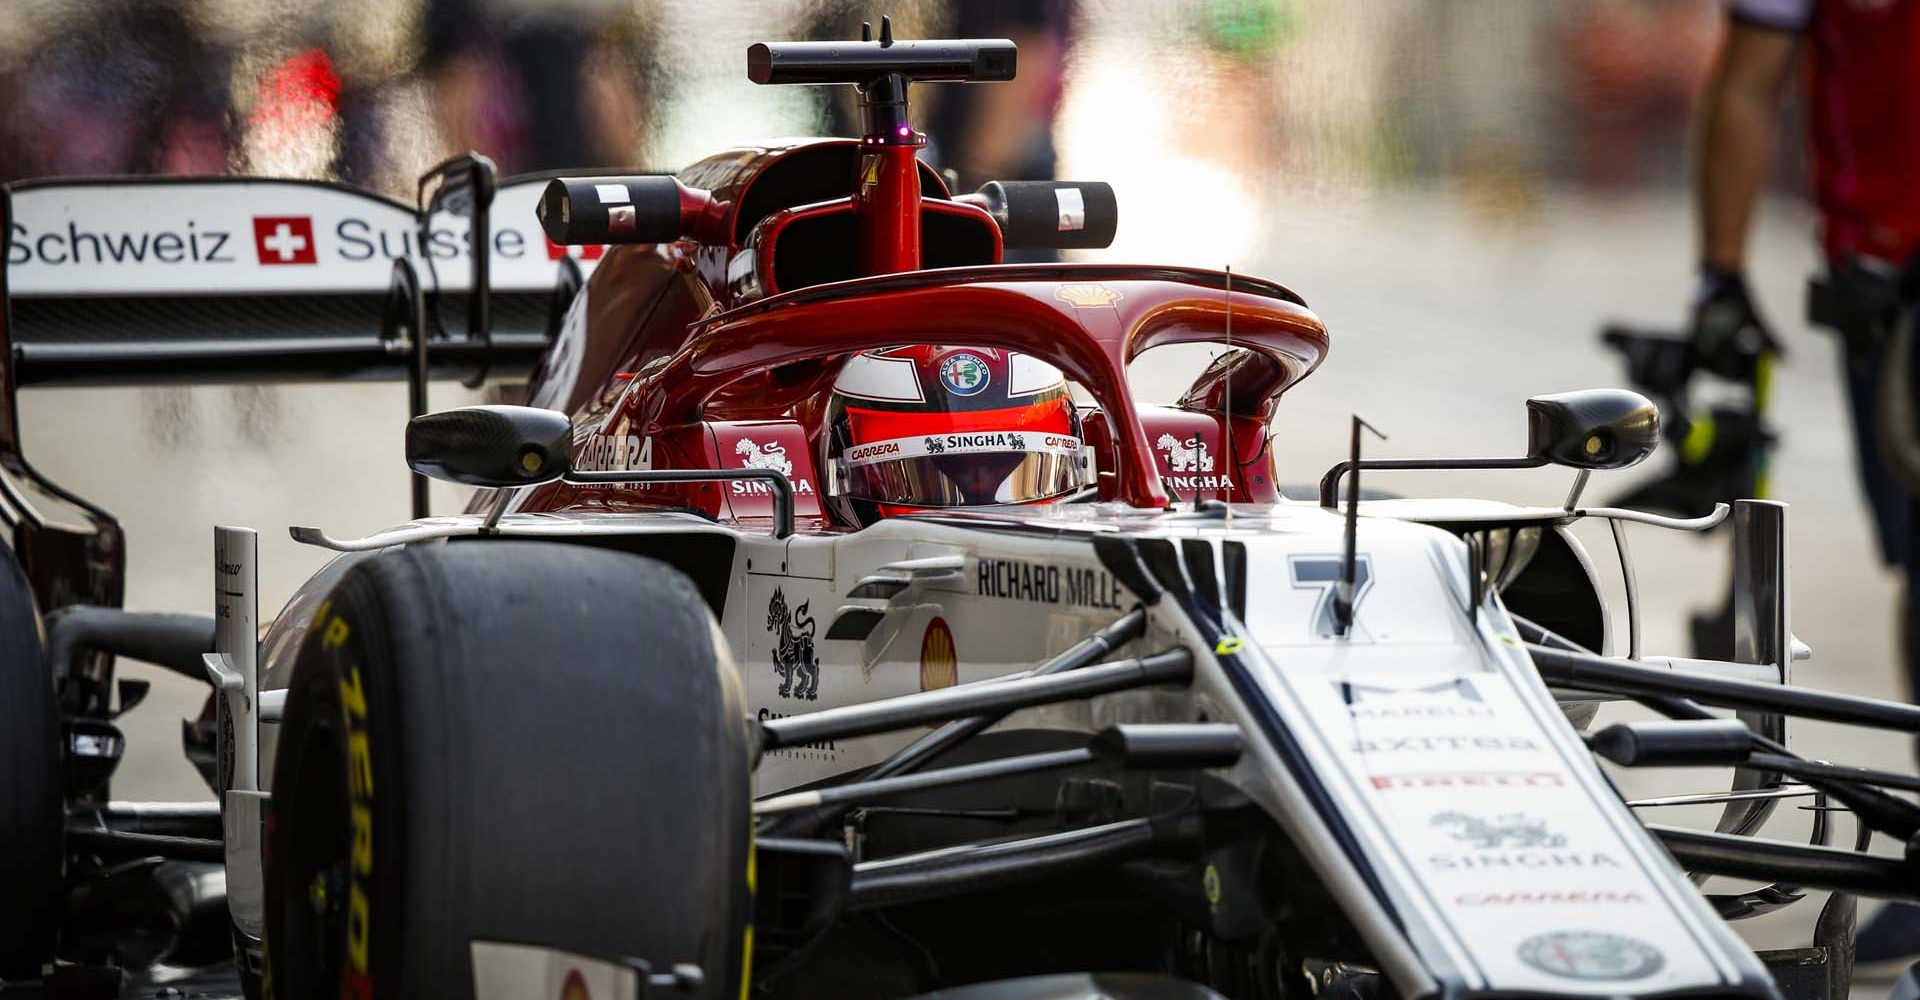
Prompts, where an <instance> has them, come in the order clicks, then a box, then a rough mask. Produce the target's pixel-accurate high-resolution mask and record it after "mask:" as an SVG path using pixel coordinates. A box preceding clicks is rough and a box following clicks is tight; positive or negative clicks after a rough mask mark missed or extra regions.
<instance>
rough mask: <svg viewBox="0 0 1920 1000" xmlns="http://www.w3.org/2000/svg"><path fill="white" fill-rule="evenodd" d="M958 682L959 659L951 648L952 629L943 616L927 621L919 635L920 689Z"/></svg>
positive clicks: (926, 689) (934, 688)
mask: <svg viewBox="0 0 1920 1000" xmlns="http://www.w3.org/2000/svg"><path fill="white" fill-rule="evenodd" d="M959 682H960V659H959V657H958V656H957V655H956V653H955V651H954V648H953V630H952V629H950V628H948V627H947V620H946V619H945V618H940V617H935V618H934V619H933V620H932V621H930V622H928V623H927V634H926V635H923V636H921V637H920V690H922V691H933V690H936V689H938V688H944V687H952V686H954V685H955V684H957V683H959Z"/></svg>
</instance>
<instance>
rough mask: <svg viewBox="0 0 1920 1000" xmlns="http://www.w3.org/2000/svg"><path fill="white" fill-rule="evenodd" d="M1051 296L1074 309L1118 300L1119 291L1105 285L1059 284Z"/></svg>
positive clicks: (1104, 304)
mask: <svg viewBox="0 0 1920 1000" xmlns="http://www.w3.org/2000/svg"><path fill="white" fill-rule="evenodd" d="M1053 297H1054V298H1056V299H1059V300H1060V301H1062V302H1065V303H1067V304H1068V305H1071V306H1073V307H1074V308H1076V309H1097V308H1099V307H1101V306H1110V305H1113V304H1114V303H1115V302H1118V301H1120V293H1119V292H1116V291H1114V290H1113V289H1111V288H1108V287H1107V286H1105V285H1061V286H1060V287H1059V288H1056V289H1054V290H1053Z"/></svg>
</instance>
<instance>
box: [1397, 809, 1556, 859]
mask: <svg viewBox="0 0 1920 1000" xmlns="http://www.w3.org/2000/svg"><path fill="white" fill-rule="evenodd" d="M1431 825H1433V826H1451V827H1455V828H1456V829H1455V830H1454V831H1453V839H1455V840H1464V841H1467V842H1468V843H1470V844H1472V845H1473V846H1474V847H1475V848H1476V849H1478V850H1482V851H1491V850H1496V849H1498V848H1502V847H1565V846H1566V845H1567V837H1566V834H1563V833H1554V832H1553V831H1552V830H1549V829H1547V821H1546V820H1543V819H1534V818H1532V817H1530V816H1528V815H1527V814H1526V813H1503V814H1501V815H1499V816H1495V817H1494V818H1493V819H1492V820H1488V819H1486V818H1485V817H1482V816H1469V815H1467V814H1466V813H1463V812H1459V811H1456V810H1451V809H1449V810H1448V811H1446V812H1443V813H1437V814H1435V815H1434V817H1433V821H1432V823H1431Z"/></svg>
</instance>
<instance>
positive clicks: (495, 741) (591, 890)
mask: <svg viewBox="0 0 1920 1000" xmlns="http://www.w3.org/2000/svg"><path fill="white" fill-rule="evenodd" d="M742 704H743V702H742V695H741V690H740V681H739V676H738V673H737V672H736V670H735V668H734V666H733V664H732V661H731V658H730V657H729V655H728V654H727V651H726V646H725V640H724V639H723V638H722V637H721V634H720V632H719V630H718V628H717V627H716V626H715V624H714V621H713V617H712V615H711V614H710V613H709V612H708V610H707V607H706V605H705V603H704V602H703V601H702V600H701V597H700V594H699V592H698V591H697V590H696V589H695V587H694V585H693V583H692V582H691V581H689V580H688V579H687V578H686V577H685V576H683V575H682V574H681V573H679V572H678V571H677V570H674V569H672V568H670V567H668V566H666V565H665V564H662V563H659V562H655V561H653V560H651V559H645V558H641V557H639V556H633V555H628V554H623V553H617V552H611V551H605V550H600V549H593V548H587V547H583V546H573V545H558V544H545V543H531V542H515V541H472V542H456V543H450V544H437V545H430V546H416V547H410V548H405V549H399V550H394V551H389V552H386V553H382V554H380V555H378V556H374V557H371V558H369V559H367V560H365V561H364V562H361V563H360V564H358V565H356V566H354V567H353V568H351V569H349V570H348V571H347V572H346V574H345V575H344V576H343V577H342V579H341V581H340V583H339V584H338V585H337V586H336V587H335V588H334V590H333V592H332V594H331V595H330V597H329V598H328V600H327V601H326V602H325V603H324V604H322V605H321V606H320V608H319V610H318V612H317V614H316V616H315V618H314V620H313V622H312V624H311V626H310V630H309V632H308V635H307V637H306V639H305V642H304V645H303V646H302V648H301V650H300V653H299V654H298V660H297V662H296V665H295V668H294V673H293V682H292V685H291V687H290V689H289V691H288V694H287V703H286V710H285V715H284V717H283V721H282V723H281V734H280V738H279V743H278V746H277V752H276V757H275V762H274V771H273V788H272V791H273V798H272V804H271V807H270V809H269V813H268V820H267V834H266V857H265V868H266V905H267V915H266V926H267V934H266V953H267V969H266V972H267V984H266V988H267V992H268V995H270V996H275V997H281V998H301V1000H305V998H320V997H327V998H334V997H343V996H351V997H356V998H377V1000H389V998H390V1000H404V998H414V997H459V998H465V997H472V996H474V995H475V992H476V973H475V967H476V965H482V964H484V965H485V966H486V968H487V970H488V972H487V973H486V981H484V982H483V984H482V985H484V986H485V987H487V989H486V990H485V992H487V993H491V994H493V995H505V994H507V993H512V994H514V995H520V994H522V993H527V994H531V993H532V992H536V991H538V992H544V994H545V995H549V996H557V995H561V994H562V993H567V994H569V995H571V994H573V993H574V992H575V991H574V990H573V989H572V986H571V984H572V977H573V976H574V975H576V974H578V975H584V976H585V977H586V979H585V982H584V983H582V984H580V991H581V992H585V991H587V989H588V986H589V985H591V984H593V983H594V982H596V979H595V977H596V976H599V975H612V974H613V973H612V972H611V971H609V969H610V967H608V966H602V965H597V964H595V963H594V962H593V961H592V960H612V961H616V962H619V961H628V960H633V959H639V960H643V961H645V962H647V963H648V964H650V965H651V967H652V968H653V969H655V970H657V971H658V972H666V971H668V970H669V969H671V968H672V967H673V966H675V965H678V964H681V963H690V964H692V965H695V966H698V967H699V969H700V970H701V973H702V977H703V982H702V984H701V985H700V986H699V987H698V989H697V990H695V991H694V992H692V993H691V994H683V995H686V996H688V997H689V998H690V1000H692V998H698V997H707V998H716V1000H717V998H722V997H728V998H732V997H738V996H739V995H740V992H741V976H742V975H743V974H744V973H743V969H744V967H745V963H746V960H747V958H748V956H747V948H748V942H747V941H746V940H745V939H744V935H745V933H746V929H747V927H748V918H749V914H750V912H751V904H752V899H751V895H750V893H751V889H750V885H749V882H748V878H749V876H748V873H747V864H748V842H749V837H750V834H751V816H750V813H749V809H750V804H749V803H750V795H751V793H750V788H749V777H748V767H749V750H748V743H747V727H746V719H745V715H744V711H743V708H742ZM515 946H520V947H515ZM525 946H532V947H525ZM560 953H565V954H560ZM575 956H578V958H576V957H575ZM483 959H484V962H483ZM583 970H584V971H583ZM495 975H499V976H500V977H501V978H500V979H499V980H498V981H494V976H495ZM536 984H537V985H536ZM606 988H607V987H602V986H594V987H593V989H592V992H593V993H594V994H598V993H600V992H602V990H603V989H606ZM640 989H641V990H642V991H643V992H644V990H645V986H644V985H642V986H641V987H640Z"/></svg>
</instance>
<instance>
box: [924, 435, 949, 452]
mask: <svg viewBox="0 0 1920 1000" xmlns="http://www.w3.org/2000/svg"><path fill="white" fill-rule="evenodd" d="M926 445H927V454H929V455H938V454H941V453H943V452H945V451H946V450H947V445H946V442H944V441H941V440H940V439H939V438H935V437H930V438H928V439H927V440H926Z"/></svg>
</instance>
